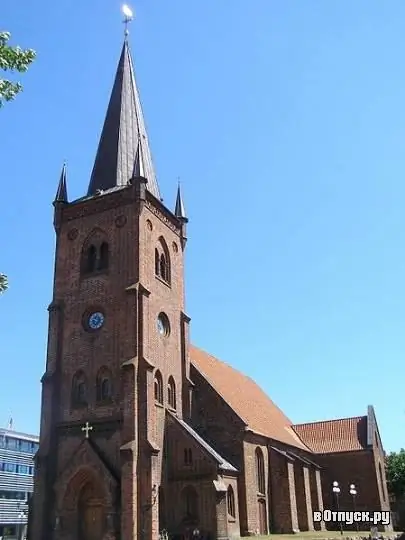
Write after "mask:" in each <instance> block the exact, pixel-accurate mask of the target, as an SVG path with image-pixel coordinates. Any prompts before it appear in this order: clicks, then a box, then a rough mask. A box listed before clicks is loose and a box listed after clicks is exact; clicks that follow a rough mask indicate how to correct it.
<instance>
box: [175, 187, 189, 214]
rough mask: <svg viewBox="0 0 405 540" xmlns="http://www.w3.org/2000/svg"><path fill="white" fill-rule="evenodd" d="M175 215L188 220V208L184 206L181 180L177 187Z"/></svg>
mask: <svg viewBox="0 0 405 540" xmlns="http://www.w3.org/2000/svg"><path fill="white" fill-rule="evenodd" d="M174 215H175V216H176V217H178V218H179V219H183V220H186V219H187V216H186V210H185V208H184V202H183V197H182V196H181V189H180V182H179V185H178V188H177V197H176V206H175V209H174Z"/></svg>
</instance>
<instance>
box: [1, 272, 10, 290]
mask: <svg viewBox="0 0 405 540" xmlns="http://www.w3.org/2000/svg"><path fill="white" fill-rule="evenodd" d="M7 287H8V280H7V276H5V275H4V274H0V294H1V293H3V292H4V291H5V290H6V289H7Z"/></svg>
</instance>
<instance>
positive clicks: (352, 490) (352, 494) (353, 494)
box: [349, 484, 359, 532]
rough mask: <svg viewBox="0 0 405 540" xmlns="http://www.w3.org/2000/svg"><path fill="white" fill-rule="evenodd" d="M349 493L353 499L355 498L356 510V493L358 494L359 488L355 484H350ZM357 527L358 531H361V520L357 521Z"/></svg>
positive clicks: (354, 509) (354, 505)
mask: <svg viewBox="0 0 405 540" xmlns="http://www.w3.org/2000/svg"><path fill="white" fill-rule="evenodd" d="M349 493H350V495H351V496H352V500H353V511H354V512H355V511H356V495H357V489H356V486H355V485H354V484H350V486H349ZM356 529H357V532H359V522H358V521H356Z"/></svg>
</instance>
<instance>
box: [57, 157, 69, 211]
mask: <svg viewBox="0 0 405 540" xmlns="http://www.w3.org/2000/svg"><path fill="white" fill-rule="evenodd" d="M54 202H55V203H57V202H62V203H67V202H68V196H67V180H66V163H64V164H63V167H62V172H61V173H60V179H59V184H58V189H57V191H56V196H55V200H54Z"/></svg>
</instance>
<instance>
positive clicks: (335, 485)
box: [332, 480, 343, 535]
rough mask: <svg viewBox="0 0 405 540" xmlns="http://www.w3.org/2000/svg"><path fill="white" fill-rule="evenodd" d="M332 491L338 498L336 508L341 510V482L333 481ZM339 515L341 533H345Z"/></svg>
mask: <svg viewBox="0 0 405 540" xmlns="http://www.w3.org/2000/svg"><path fill="white" fill-rule="evenodd" d="M332 491H333V493H334V495H335V498H336V510H337V511H338V512H339V494H340V487H339V482H336V480H335V482H333V484H332ZM338 517H339V528H340V534H341V535H343V524H342V521H341V519H340V515H339V513H338Z"/></svg>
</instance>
